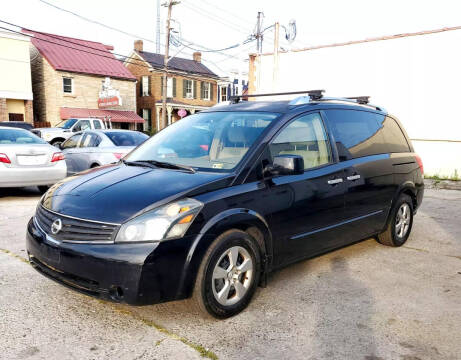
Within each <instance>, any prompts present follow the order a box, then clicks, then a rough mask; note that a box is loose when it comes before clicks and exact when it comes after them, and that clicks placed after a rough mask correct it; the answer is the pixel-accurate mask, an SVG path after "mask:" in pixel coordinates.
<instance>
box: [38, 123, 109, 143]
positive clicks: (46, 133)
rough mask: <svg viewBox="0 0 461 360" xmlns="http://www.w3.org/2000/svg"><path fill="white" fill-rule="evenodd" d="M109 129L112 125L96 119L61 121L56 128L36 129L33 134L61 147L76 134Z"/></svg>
mask: <svg viewBox="0 0 461 360" xmlns="http://www.w3.org/2000/svg"><path fill="white" fill-rule="evenodd" d="M109 127H111V125H110V123H106V122H104V121H102V120H100V119H95V118H88V119H67V120H63V121H61V122H60V123H59V124H58V126H56V127H51V128H37V129H34V130H33V133H34V134H35V135H37V136H38V137H41V138H42V139H44V140H45V141H47V142H49V143H50V144H51V145H54V146H56V147H59V146H60V145H61V144H62V143H63V142H64V141H66V140H67V139H68V138H70V137H71V136H72V135H73V134H74V133H76V132H79V131H85V130H99V129H107V128H109Z"/></svg>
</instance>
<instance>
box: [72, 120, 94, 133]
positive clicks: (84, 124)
mask: <svg viewBox="0 0 461 360" xmlns="http://www.w3.org/2000/svg"><path fill="white" fill-rule="evenodd" d="M87 129H90V120H80V121H79V122H78V123H77V124H75V126H74V128H73V129H72V131H73V132H77V131H84V130H87Z"/></svg>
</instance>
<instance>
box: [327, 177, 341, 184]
mask: <svg viewBox="0 0 461 360" xmlns="http://www.w3.org/2000/svg"><path fill="white" fill-rule="evenodd" d="M342 182H343V179H341V178H339V179H332V180H328V184H329V185H335V184H339V183H342Z"/></svg>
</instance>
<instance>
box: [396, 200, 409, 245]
mask: <svg viewBox="0 0 461 360" xmlns="http://www.w3.org/2000/svg"><path fill="white" fill-rule="evenodd" d="M410 222H411V209H410V206H409V205H408V204H407V203H403V204H402V205H400V207H399V209H398V210H397V214H396V218H395V234H396V235H397V236H398V237H399V238H403V237H405V235H406V234H407V232H408V229H409V228H410Z"/></svg>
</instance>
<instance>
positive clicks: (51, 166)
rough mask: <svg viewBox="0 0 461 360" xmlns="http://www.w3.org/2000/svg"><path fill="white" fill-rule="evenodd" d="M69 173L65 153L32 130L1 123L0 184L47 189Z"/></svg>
mask: <svg viewBox="0 0 461 360" xmlns="http://www.w3.org/2000/svg"><path fill="white" fill-rule="evenodd" d="M66 176H67V166H66V162H65V161H64V155H63V153H62V152H61V151H59V149H57V148H56V147H54V146H51V145H50V144H48V143H47V142H46V141H45V140H42V139H40V138H39V137H38V136H36V135H34V134H32V133H31V132H30V131H27V130H23V129H19V128H12V127H4V126H0V187H23V186H38V187H39V189H40V190H41V191H45V190H46V189H47V188H48V187H49V186H50V185H52V184H54V183H56V182H57V181H59V180H61V179H64V178H65V177H66Z"/></svg>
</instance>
